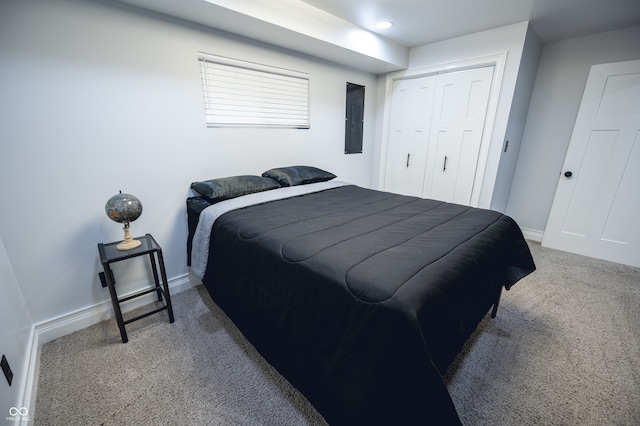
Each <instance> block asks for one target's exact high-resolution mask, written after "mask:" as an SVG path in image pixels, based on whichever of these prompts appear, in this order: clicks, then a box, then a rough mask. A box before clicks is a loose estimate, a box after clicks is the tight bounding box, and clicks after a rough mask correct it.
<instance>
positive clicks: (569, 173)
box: [564, 172, 573, 179]
mask: <svg viewBox="0 0 640 426" xmlns="http://www.w3.org/2000/svg"><path fill="white" fill-rule="evenodd" d="M571 176H573V173H572V172H564V177H566V178H567V179H568V178H570V177H571Z"/></svg>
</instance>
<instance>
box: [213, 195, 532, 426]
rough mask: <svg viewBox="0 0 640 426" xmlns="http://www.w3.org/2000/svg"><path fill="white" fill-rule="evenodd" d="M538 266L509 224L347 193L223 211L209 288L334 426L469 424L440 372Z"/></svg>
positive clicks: (473, 212) (486, 214)
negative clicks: (503, 294) (498, 303)
mask: <svg viewBox="0 0 640 426" xmlns="http://www.w3.org/2000/svg"><path fill="white" fill-rule="evenodd" d="M534 269H535V266H534V263H533V260H532V258H531V254H530V252H529V249H528V247H527V244H526V242H525V241H524V239H523V237H522V233H521V231H520V229H519V227H518V226H517V225H516V224H515V222H514V221H513V220H512V219H511V218H509V217H508V216H505V215H502V214H500V213H497V212H494V211H489V210H481V209H476V208H470V207H466V206H461V205H455V204H447V203H443V202H439V201H433V200H427V199H419V198H413V197H406V196H401V195H395V194H390V193H386V192H380V191H374V190H368V189H364V188H360V187H357V186H344V187H339V188H335V189H330V190H326V191H322V192H317V193H313V194H308V195H304V196H298V197H294V198H289V199H285V200H279V201H272V202H267V203H264V204H259V205H255V206H251V207H247V208H243V209H239V210H234V211H231V212H229V213H226V214H224V215H222V216H221V217H220V218H218V219H217V221H216V222H215V224H214V227H213V230H212V234H211V241H210V248H209V260H208V267H207V272H206V274H205V277H204V280H203V281H204V283H205V286H206V287H207V289H208V290H209V292H210V294H211V295H212V298H213V299H214V301H215V302H216V303H217V304H218V305H219V306H221V307H222V309H223V310H225V312H226V313H227V315H228V316H229V317H230V318H231V319H232V320H233V321H234V323H235V324H236V325H237V326H238V328H239V329H240V330H241V331H242V332H243V333H244V335H245V336H246V337H247V338H248V339H249V340H250V341H251V342H252V343H253V344H254V346H255V347H256V348H257V349H258V350H259V352H260V353H261V354H262V355H263V356H264V357H265V358H266V359H267V360H268V361H269V362H270V363H271V364H272V365H274V366H275V367H276V368H277V369H278V370H279V371H280V372H281V373H282V374H283V375H284V376H285V377H286V378H287V379H288V380H289V381H290V382H291V383H292V384H293V385H294V386H296V387H297V388H298V389H300V391H301V392H302V393H303V394H304V395H305V396H306V397H307V398H308V399H309V400H310V401H311V402H312V403H313V404H314V406H315V407H316V408H317V409H318V411H319V412H320V413H321V414H323V415H324V416H325V418H326V419H327V421H328V422H329V423H331V424H349V425H355V424H403V425H407V424H420V425H425V424H456V423H458V422H459V420H458V416H457V413H456V410H455V408H454V406H453V403H452V401H451V399H450V397H449V394H448V392H447V389H446V387H445V386H444V384H443V382H442V380H441V377H440V373H442V372H444V371H445V369H446V368H447V366H448V365H449V363H450V362H451V361H452V360H453V358H454V357H455V356H456V354H457V353H458V352H459V350H460V349H461V347H462V345H463V343H464V342H465V341H466V340H467V338H468V337H469V336H470V334H471V333H472V332H473V331H474V330H475V328H476V326H477V324H478V323H479V321H480V320H481V319H482V318H483V317H484V315H486V313H487V311H488V310H489V309H490V307H491V306H492V305H493V304H494V302H496V299H497V298H498V297H499V294H500V290H501V289H502V288H503V287H506V288H507V289H508V288H509V287H511V286H512V285H513V284H514V283H515V282H516V281H518V280H519V279H521V278H522V277H524V276H526V275H527V274H529V273H530V272H532V271H533V270H534ZM496 356H498V354H496Z"/></svg>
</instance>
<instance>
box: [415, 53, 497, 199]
mask: <svg viewBox="0 0 640 426" xmlns="http://www.w3.org/2000/svg"><path fill="white" fill-rule="evenodd" d="M493 69H494V67H493V66H491V67H483V68H474V69H469V70H464V71H457V72H450V73H446V74H440V75H439V76H438V77H439V78H438V84H437V87H436V94H435V105H434V108H433V111H434V114H433V119H432V120H431V132H430V135H429V153H428V156H427V167H426V170H425V178H424V186H423V192H422V196H423V197H425V198H433V199H436V200H441V201H447V202H451V203H458V204H464V205H469V204H470V203H471V193H472V191H473V184H474V180H475V175H476V167H477V164H478V155H479V153H480V145H481V143H482V133H483V131H484V124H485V118H486V116H487V106H488V103H489V94H490V91H491V81H492V78H493Z"/></svg>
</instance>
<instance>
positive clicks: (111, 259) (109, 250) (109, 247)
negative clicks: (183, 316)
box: [98, 234, 174, 343]
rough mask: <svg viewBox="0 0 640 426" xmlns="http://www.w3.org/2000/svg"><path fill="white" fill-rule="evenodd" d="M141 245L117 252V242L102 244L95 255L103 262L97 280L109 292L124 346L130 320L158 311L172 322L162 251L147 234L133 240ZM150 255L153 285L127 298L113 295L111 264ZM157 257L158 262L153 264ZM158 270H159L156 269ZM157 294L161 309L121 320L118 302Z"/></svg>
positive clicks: (114, 289) (113, 281)
mask: <svg viewBox="0 0 640 426" xmlns="http://www.w3.org/2000/svg"><path fill="white" fill-rule="evenodd" d="M136 239H137V240H139V241H140V242H141V244H140V246H139V247H136V248H134V249H132V250H118V249H117V247H116V246H117V245H118V244H119V243H120V241H116V242H112V243H108V244H103V243H100V244H98V253H99V254H100V262H101V263H102V268H103V270H104V271H103V272H100V273H99V274H98V275H99V276H100V281H101V282H102V286H103V287H108V288H109V293H110V294H111V303H112V304H113V312H114V314H115V316H116V321H117V323H118V328H119V329H120V337H121V338H122V343H127V342H128V341H129V338H128V337H127V331H126V329H125V325H127V324H129V323H132V322H133V321H137V320H139V319H142V318H145V317H148V316H149V315H153V314H156V313H158V312H160V311H164V310H167V313H168V315H169V322H170V323H173V322H174V317H173V307H172V306H171V295H170V294H169V284H168V283H167V273H166V271H165V268H164V259H163V257H162V248H161V247H160V245H158V243H157V242H156V240H155V239H154V238H153V237H152V236H151V234H146V235H145V236H143V237H138V238H136ZM144 255H149V260H150V262H151V270H152V272H153V281H154V286H153V287H150V288H147V289H144V290H141V291H138V292H136V293H133V294H131V295H128V296H126V297H122V298H118V293H117V292H116V287H115V284H116V283H115V279H114V276H113V271H112V270H111V264H112V263H115V262H120V261H122V260H126V259H131V258H134V257H138V256H144ZM156 257H157V261H156ZM158 267H159V268H158ZM158 269H159V270H160V274H159V275H158ZM160 278H162V285H161V283H160ZM153 292H156V293H157V295H158V302H163V300H164V306H162V307H160V308H157V309H153V310H151V311H149V312H145V313H143V314H142V315H138V316H136V317H133V318H130V319H127V320H124V318H123V317H122V310H121V309H120V303H122V302H126V301H128V300H131V299H135V298H137V297H140V296H144V295H147V294H149V293H153Z"/></svg>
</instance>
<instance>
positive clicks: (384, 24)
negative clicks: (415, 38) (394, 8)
mask: <svg viewBox="0 0 640 426" xmlns="http://www.w3.org/2000/svg"><path fill="white" fill-rule="evenodd" d="M391 27H393V22H391V21H380V22H378V23H377V24H376V28H377V29H379V30H386V29H389V28H391Z"/></svg>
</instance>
